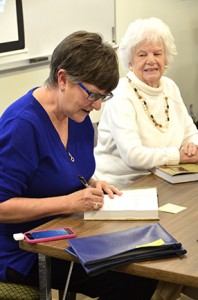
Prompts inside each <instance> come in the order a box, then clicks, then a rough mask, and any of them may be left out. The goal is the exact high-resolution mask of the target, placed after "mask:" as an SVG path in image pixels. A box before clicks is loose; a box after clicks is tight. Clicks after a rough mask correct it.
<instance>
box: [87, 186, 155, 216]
mask: <svg viewBox="0 0 198 300" xmlns="http://www.w3.org/2000/svg"><path fill="white" fill-rule="evenodd" d="M122 192H123V194H122V195H121V196H117V195H115V196H114V199H110V198H109V196H108V195H105V196H104V205H103V207H102V208H101V209H99V210H94V211H88V212H85V213H84V219H85V220H159V214H158V197H157V189H156V188H141V189H133V190H123V191H122Z"/></svg>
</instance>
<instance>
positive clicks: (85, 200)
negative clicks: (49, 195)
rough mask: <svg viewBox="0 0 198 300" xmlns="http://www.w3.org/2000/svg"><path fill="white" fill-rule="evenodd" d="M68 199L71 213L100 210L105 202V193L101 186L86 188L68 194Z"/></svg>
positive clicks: (68, 209)
mask: <svg viewBox="0 0 198 300" xmlns="http://www.w3.org/2000/svg"><path fill="white" fill-rule="evenodd" d="M66 201H67V207H68V206H69V207H68V208H67V212H68V211H69V213H80V212H84V211H90V210H98V209H100V208H101V207H102V206H103V204H104V193H103V191H102V190H101V189H99V188H92V187H90V188H85V189H83V190H80V191H77V192H74V193H72V194H70V195H68V196H66Z"/></svg>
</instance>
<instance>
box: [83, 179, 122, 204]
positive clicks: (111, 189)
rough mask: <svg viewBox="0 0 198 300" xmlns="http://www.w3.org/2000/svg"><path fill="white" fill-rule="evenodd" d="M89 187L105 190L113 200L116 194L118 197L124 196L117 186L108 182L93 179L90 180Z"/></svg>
mask: <svg viewBox="0 0 198 300" xmlns="http://www.w3.org/2000/svg"><path fill="white" fill-rule="evenodd" d="M89 185H90V186H91V187H95V188H98V189H101V190H103V191H104V192H105V193H106V194H108V195H109V198H111V199H113V198H114V194H116V195H118V196H121V195H122V192H121V191H120V190H119V189H118V188H117V187H116V186H114V185H110V184H108V183H107V182H106V181H102V180H94V179H93V178H91V179H90V180H89Z"/></svg>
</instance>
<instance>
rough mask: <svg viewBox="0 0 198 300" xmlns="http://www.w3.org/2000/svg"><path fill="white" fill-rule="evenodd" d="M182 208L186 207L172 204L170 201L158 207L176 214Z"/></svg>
mask: <svg viewBox="0 0 198 300" xmlns="http://www.w3.org/2000/svg"><path fill="white" fill-rule="evenodd" d="M184 209H186V207H184V206H179V205H175V204H172V203H167V204H165V205H162V206H160V207H159V210H160V211H165V212H169V213H172V214H176V213H178V212H180V211H182V210H184Z"/></svg>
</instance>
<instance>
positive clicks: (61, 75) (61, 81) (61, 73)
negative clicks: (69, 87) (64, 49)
mask: <svg viewBox="0 0 198 300" xmlns="http://www.w3.org/2000/svg"><path fill="white" fill-rule="evenodd" d="M57 77H58V86H59V87H60V89H61V90H64V89H65V85H66V82H67V73H66V71H65V70H64V69H60V70H58V73H57Z"/></svg>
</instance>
